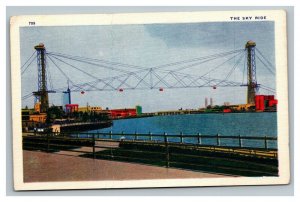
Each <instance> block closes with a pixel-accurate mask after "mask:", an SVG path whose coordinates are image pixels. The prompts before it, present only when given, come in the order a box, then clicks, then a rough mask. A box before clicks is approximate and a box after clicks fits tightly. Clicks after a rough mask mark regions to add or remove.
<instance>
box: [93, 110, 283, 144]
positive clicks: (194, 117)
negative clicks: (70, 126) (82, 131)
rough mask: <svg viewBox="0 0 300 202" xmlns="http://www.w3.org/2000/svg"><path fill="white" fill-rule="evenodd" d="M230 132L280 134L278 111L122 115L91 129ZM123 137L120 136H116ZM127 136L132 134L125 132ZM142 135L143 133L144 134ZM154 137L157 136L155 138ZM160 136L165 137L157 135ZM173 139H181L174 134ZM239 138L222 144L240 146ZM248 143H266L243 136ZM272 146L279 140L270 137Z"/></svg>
mask: <svg viewBox="0 0 300 202" xmlns="http://www.w3.org/2000/svg"><path fill="white" fill-rule="evenodd" d="M110 131H112V133H122V132H124V134H126V133H135V132H137V133H140V134H147V133H149V132H151V133H153V134H163V133H164V132H166V133H167V134H176V135H178V134H180V132H182V133H183V134H188V135H194V134H195V135H196V134H197V133H200V134H202V135H216V134H219V135H220V136H222V135H230V136H238V135H241V136H259V137H264V136H270V137H277V113H228V114H226V113H225V114H189V115H171V116H155V117H147V118H135V119H122V120H115V121H113V126H112V127H109V128H105V129H101V130H95V131H90V132H105V133H107V132H110ZM115 138H120V137H115ZM125 138H126V139H132V138H133V137H130V136H126V137H125ZM141 139H142V137H141ZM153 139H154V140H155V138H153ZM156 139H157V140H161V139H162V138H158V137H157V138H156ZM171 140H172V141H179V138H177V139H176V138H173V139H171ZM184 141H185V142H187V143H195V142H196V141H197V139H196V138H185V139H184ZM202 144H209V145H214V144H216V140H215V139H212V138H210V139H203V140H202ZM238 144H239V143H238V140H237V139H236V140H232V139H230V140H229V139H221V145H224V146H226V145H228V146H237V145H238ZM243 146H245V147H252V146H255V147H264V141H263V140H243ZM268 147H269V148H276V147H277V143H276V141H272V140H268Z"/></svg>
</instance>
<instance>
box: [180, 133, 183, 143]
mask: <svg viewBox="0 0 300 202" xmlns="http://www.w3.org/2000/svg"><path fill="white" fill-rule="evenodd" d="M180 143H181V144H182V143H183V133H182V132H180Z"/></svg>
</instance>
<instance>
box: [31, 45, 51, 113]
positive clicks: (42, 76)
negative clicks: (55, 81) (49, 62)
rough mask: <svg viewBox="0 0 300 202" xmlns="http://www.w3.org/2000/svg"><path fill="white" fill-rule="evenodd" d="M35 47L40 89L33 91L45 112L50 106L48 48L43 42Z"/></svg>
mask: <svg viewBox="0 0 300 202" xmlns="http://www.w3.org/2000/svg"><path fill="white" fill-rule="evenodd" d="M34 48H35V50H36V52H37V66H38V91H36V92H33V94H34V95H35V96H36V101H38V102H40V103H41V107H40V112H42V113H45V112H47V109H48V108H49V99H48V89H47V74H46V58H45V52H46V49H45V46H44V44H42V43H40V44H39V45H36V46H35V47H34Z"/></svg>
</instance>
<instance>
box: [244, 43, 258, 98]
mask: <svg viewBox="0 0 300 202" xmlns="http://www.w3.org/2000/svg"><path fill="white" fill-rule="evenodd" d="M255 46H256V43H255V42H254V41H248V42H247V43H246V46H245V48H246V49H247V67H248V68H247V69H248V83H247V86H248V91H247V104H255V94H256V92H257V90H258V86H259V85H258V84H257V80H256V62H255Z"/></svg>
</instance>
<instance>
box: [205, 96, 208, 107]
mask: <svg viewBox="0 0 300 202" xmlns="http://www.w3.org/2000/svg"><path fill="white" fill-rule="evenodd" d="M207 105H208V100H207V97H206V98H205V108H207Z"/></svg>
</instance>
